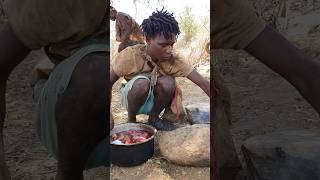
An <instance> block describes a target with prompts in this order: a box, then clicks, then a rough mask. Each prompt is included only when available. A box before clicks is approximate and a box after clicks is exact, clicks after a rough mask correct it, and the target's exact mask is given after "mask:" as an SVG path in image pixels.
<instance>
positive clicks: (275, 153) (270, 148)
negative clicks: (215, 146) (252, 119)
mask: <svg viewBox="0 0 320 180" xmlns="http://www.w3.org/2000/svg"><path fill="white" fill-rule="evenodd" d="M241 150H242V153H243V155H244V158H245V161H246V163H247V167H248V170H249V175H250V177H251V178H250V179H254V180H256V179H257V180H258V179H259V180H260V179H263V180H269V179H270V180H283V179H290V180H311V179H312V180H318V179H319V180H320V153H319V152H320V133H319V132H311V131H306V130H286V131H279V132H274V133H270V134H265V135H261V136H256V137H252V138H250V139H248V140H247V141H246V142H245V143H244V144H243V146H242V147H241Z"/></svg>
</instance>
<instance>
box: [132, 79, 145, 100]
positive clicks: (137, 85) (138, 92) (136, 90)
mask: <svg viewBox="0 0 320 180" xmlns="http://www.w3.org/2000/svg"><path fill="white" fill-rule="evenodd" d="M149 89H150V81H149V80H146V79H137V80H136V81H135V82H134V83H133V86H132V88H131V90H130V91H129V93H128V95H129V97H133V98H134V97H138V98H140V97H142V96H146V95H147V93H148V92H149Z"/></svg>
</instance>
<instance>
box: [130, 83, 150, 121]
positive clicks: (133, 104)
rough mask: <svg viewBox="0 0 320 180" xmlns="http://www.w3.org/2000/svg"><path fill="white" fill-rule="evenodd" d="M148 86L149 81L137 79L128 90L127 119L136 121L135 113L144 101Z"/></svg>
mask: <svg viewBox="0 0 320 180" xmlns="http://www.w3.org/2000/svg"><path fill="white" fill-rule="evenodd" d="M149 88H150V81H149V80H147V79H137V80H136V81H135V82H134V83H133V86H132V88H131V90H130V91H129V92H128V121H129V122H136V115H137V113H138V111H139V109H140V107H141V106H142V105H143V104H144V103H145V101H146V99H147V97H148V93H149Z"/></svg>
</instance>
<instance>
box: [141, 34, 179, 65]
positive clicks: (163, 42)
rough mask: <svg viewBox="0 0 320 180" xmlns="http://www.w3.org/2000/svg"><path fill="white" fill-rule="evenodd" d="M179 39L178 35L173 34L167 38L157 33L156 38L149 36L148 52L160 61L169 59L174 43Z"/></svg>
mask: <svg viewBox="0 0 320 180" xmlns="http://www.w3.org/2000/svg"><path fill="white" fill-rule="evenodd" d="M176 41H177V39H176V35H175V34H172V35H171V37H170V38H169V39H166V38H165V37H164V36H163V34H162V33H161V34H157V35H156V36H155V37H154V38H147V44H148V53H149V55H150V56H151V57H152V58H156V59H155V60H159V61H167V60H169V59H170V58H171V57H172V53H173V45H174V43H175V42H176Z"/></svg>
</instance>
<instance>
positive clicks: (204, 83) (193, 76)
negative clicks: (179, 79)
mask: <svg viewBox="0 0 320 180" xmlns="http://www.w3.org/2000/svg"><path fill="white" fill-rule="evenodd" d="M187 78H188V79H190V81H192V82H193V83H195V84H196V85H198V86H199V87H200V88H201V89H202V90H203V91H204V92H205V93H206V94H207V95H208V96H209V97H210V82H209V81H208V80H206V79H204V77H202V76H201V75H200V74H199V73H198V72H197V70H195V69H194V70H193V71H192V72H191V73H190V74H189V75H188V76H187Z"/></svg>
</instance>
